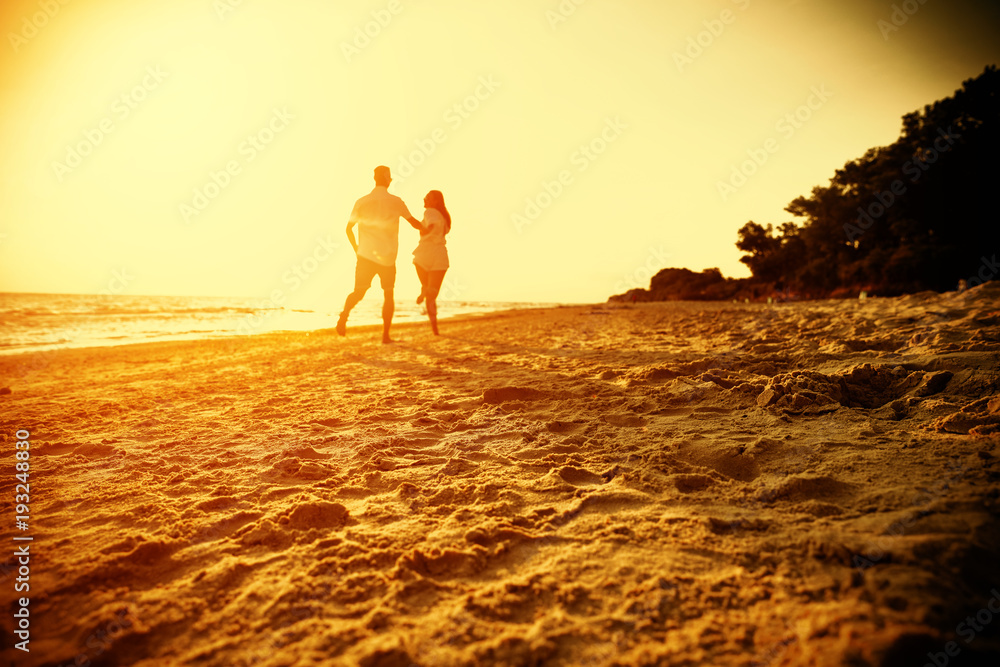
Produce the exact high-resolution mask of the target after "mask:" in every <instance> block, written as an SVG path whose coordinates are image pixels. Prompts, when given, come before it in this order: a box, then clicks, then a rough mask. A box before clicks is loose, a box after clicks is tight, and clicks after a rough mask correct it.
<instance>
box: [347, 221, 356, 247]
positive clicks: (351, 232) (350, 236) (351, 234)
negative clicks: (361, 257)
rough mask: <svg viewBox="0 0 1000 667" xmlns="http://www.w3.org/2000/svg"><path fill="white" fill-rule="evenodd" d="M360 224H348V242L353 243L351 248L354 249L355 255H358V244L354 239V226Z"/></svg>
mask: <svg viewBox="0 0 1000 667" xmlns="http://www.w3.org/2000/svg"><path fill="white" fill-rule="evenodd" d="M356 224H358V223H356V222H349V223H347V240H348V241H350V242H351V247H352V248H354V254H355V255H357V254H358V242H357V240H355V238H354V225H356Z"/></svg>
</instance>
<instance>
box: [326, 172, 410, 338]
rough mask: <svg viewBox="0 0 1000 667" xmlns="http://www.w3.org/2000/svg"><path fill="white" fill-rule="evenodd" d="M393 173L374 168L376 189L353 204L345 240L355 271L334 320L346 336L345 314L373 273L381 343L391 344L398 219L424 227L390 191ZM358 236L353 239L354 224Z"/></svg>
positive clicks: (338, 329)
mask: <svg viewBox="0 0 1000 667" xmlns="http://www.w3.org/2000/svg"><path fill="white" fill-rule="evenodd" d="M390 183H392V175H391V173H390V171H389V167H385V166H382V167H376V168H375V189H374V190H372V191H371V192H370V193H369V194H367V195H365V196H364V197H362V198H361V199H359V200H358V201H357V203H355V204H354V210H353V211H351V218H350V220H349V221H348V223H347V239H348V240H349V241H350V242H351V247H352V248H354V253H355V254H356V255H357V256H358V265H357V268H356V269H355V271H354V291H353V292H351V293H350V294H349V295H348V296H347V301H346V302H345V303H344V310H343V312H341V313H340V318H339V319H338V320H337V333H338V334H340V335H341V336H346V335H347V317H348V316H349V315H350V314H351V310H353V308H354V306H356V305H358V302H359V301H361V299H362V298H364V296H365V293H366V292H367V291H368V288H369V287H371V285H372V280H374V278H375V276H376V275H377V276H378V277H379V282H380V283H381V285H382V293H383V295H384V301H383V303H382V342H383V343H391V342H392V339H391V338H389V327H390V326H392V314H393V311H394V310H395V302H394V301H393V298H394V295H393V290H394V289H395V286H396V253H397V252H398V250H399V219H400V218H404V219H405V220H406V221H407V222H409V223H410V224H411V225H412V226H413V227H414V229H417V230H421V231H422V230H423V227H422V225H421V224H420V221H419V220H417V219H416V218H414V217H413V216H412V215H411V214H410V210H409V209H408V208H406V204H404V203H403V200H402V199H400V198H399V197H397V196H396V195H391V194H389V184H390ZM355 225H357V226H358V238H357V240H355V238H354V226H355Z"/></svg>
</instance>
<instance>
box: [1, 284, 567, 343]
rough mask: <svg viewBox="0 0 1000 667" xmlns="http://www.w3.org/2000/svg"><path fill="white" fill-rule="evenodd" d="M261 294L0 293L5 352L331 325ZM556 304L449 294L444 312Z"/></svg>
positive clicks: (331, 318)
mask: <svg viewBox="0 0 1000 667" xmlns="http://www.w3.org/2000/svg"><path fill="white" fill-rule="evenodd" d="M260 301H261V300H260V299H250V298H229V297H189V296H184V297H171V296H105V295H99V294H21V293H0V322H2V326H0V354H18V353H23V352H30V351H35V350H52V349H58V348H65V347H99V346H108V345H128V344H132V343H145V342H151V341H166V340H183V339H194V338H212V337H217V336H245V335H253V334H259V333H267V332H273V331H314V330H317V329H332V328H333V327H334V326H335V325H336V323H337V312H339V311H338V309H333V310H332V311H331V312H319V311H312V310H286V309H284V308H261V307H260ZM542 305H551V304H526V303H498V302H477V301H448V302H444V301H443V302H439V303H438V317H439V319H444V318H447V317H448V316H455V315H465V314H470V313H485V312H492V311H497V310H508V309H512V308H533V307H538V306H542ZM381 311H382V301H381V299H366V300H365V301H362V302H361V303H360V304H358V306H357V308H355V309H354V311H353V312H352V313H351V319H350V322H349V323H348V327H355V326H359V325H364V324H380V323H381V322H382V316H381ZM414 321H426V315H425V314H424V312H423V308H422V306H417V305H415V304H413V302H409V303H402V302H397V303H396V313H395V316H394V317H393V324H397V323H403V322H414Z"/></svg>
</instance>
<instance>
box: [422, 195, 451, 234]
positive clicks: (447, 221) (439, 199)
mask: <svg viewBox="0 0 1000 667" xmlns="http://www.w3.org/2000/svg"><path fill="white" fill-rule="evenodd" d="M427 196H428V197H430V200H431V204H430V206H428V207H427V208H435V209H437V210H438V211H440V212H441V215H443V216H444V233H445V234H447V233H448V232H450V231H451V213H448V209H447V208H445V206H444V195H443V194H441V191H440V190H431V191H430V192H428V193H427Z"/></svg>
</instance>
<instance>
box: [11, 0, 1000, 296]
mask: <svg viewBox="0 0 1000 667" xmlns="http://www.w3.org/2000/svg"><path fill="white" fill-rule="evenodd" d="M895 6H896V8H897V9H896V10H894V8H893V3H890V2H877V1H874V2H863V1H861V0H849V1H839V2H834V1H829V2H826V1H821V0H712V1H701V0H699V1H698V2H694V1H681V2H665V1H662V0H655V1H654V0H614V1H612V0H562V1H560V0H531V1H528V0H506V1H505V2H486V1H481V0H419V2H415V1H413V0H371V1H369V0H364V1H348V0H344V1H337V2H333V1H320V0H283V1H280V2H279V1H278V0H242V1H241V0H171V1H170V2H165V1H164V2H153V1H151V0H148V1H145V0H62V1H61V2H60V0H4V3H3V5H2V9H0V28H2V33H3V34H4V36H5V37H4V44H3V45H2V48H0V53H2V55H0V95H2V98H0V99H2V100H3V105H2V107H0V146H2V147H3V153H2V156H0V291H29V292H73V293H76V292H80V293H92V292H93V293H96V292H100V291H101V290H105V289H111V290H112V291H114V292H120V293H123V294H164V295H185V294H190V295H218V296H250V297H259V298H261V299H265V298H267V296H268V295H270V294H271V293H273V292H274V291H275V290H280V291H281V292H282V293H283V295H285V296H286V297H288V298H289V302H288V303H286V305H289V304H290V305H292V306H293V307H304V308H332V309H334V310H339V306H340V304H342V302H343V298H344V296H345V295H346V294H347V292H349V291H350V289H351V287H352V276H353V267H354V256H353V253H352V252H351V250H350V246H349V245H348V243H347V240H346V237H345V235H344V227H345V224H346V221H347V218H348V215H349V214H350V211H351V208H352V206H353V204H354V201H355V200H356V199H357V198H358V197H360V196H362V195H364V194H366V193H367V192H369V191H370V190H371V188H372V185H373V183H372V170H373V168H374V167H375V166H377V165H379V164H387V165H389V166H390V167H391V168H392V170H393V173H394V176H395V177H396V182H394V183H393V185H392V188H391V191H392V192H395V193H396V194H398V195H400V196H401V197H403V199H404V200H405V201H406V203H407V204H408V206H409V207H410V209H411V211H412V212H413V213H414V214H415V215H416V216H417V217H421V216H422V213H423V209H422V203H421V202H422V200H423V196H424V194H425V193H426V192H427V191H428V190H431V189H437V190H441V191H442V192H443V193H444V196H445V201H446V203H447V205H448V207H449V209H450V211H451V214H452V217H453V219H454V227H453V232H452V234H451V235H450V237H449V250H450V253H451V264H452V269H451V270H450V272H449V276H448V277H449V282H448V283H446V287H445V289H444V290H443V293H442V297H441V298H442V299H447V298H452V299H462V300H494V301H544V302H553V301H558V302H588V301H591V302H592V301H603V300H605V299H606V298H607V297H608V296H609V295H611V294H613V293H616V292H621V291H624V290H625V289H628V288H631V287H638V286H648V280H649V273H650V271H655V270H656V269H658V268H662V267H664V266H686V267H688V268H692V269H695V270H700V269H703V268H708V267H720V268H721V269H722V270H723V272H724V273H726V274H728V275H737V276H741V275H746V271H745V269H744V268H743V266H742V265H741V264H739V262H738V259H739V255H740V253H739V251H737V249H736V248H735V246H734V243H735V241H736V230H737V229H739V228H740V227H741V226H742V225H743V224H744V223H745V222H747V221H748V220H751V219H752V220H755V221H757V222H761V223H765V222H774V223H780V222H784V221H786V220H788V219H789V216H788V214H786V213H785V212H784V211H783V209H784V207H785V205H787V204H788V203H789V202H790V201H791V200H792V199H793V198H795V197H796V196H798V195H802V194H808V192H809V191H810V190H811V188H812V187H813V186H816V185H821V184H825V183H826V182H827V181H828V179H829V178H830V177H831V176H832V175H833V172H834V170H835V169H836V168H838V167H840V166H842V165H843V164H844V163H845V162H846V161H847V160H849V159H853V158H856V157H859V156H861V155H862V154H863V153H864V151H865V150H866V149H868V148H870V147H872V146H877V145H885V144H888V143H891V142H893V141H894V140H895V139H896V138H897V136H898V134H899V128H900V118H901V116H902V115H903V114H904V113H907V112H910V111H913V110H916V109H918V108H921V107H922V106H923V105H925V104H927V103H930V102H933V101H934V100H937V99H940V98H942V97H945V96H948V95H950V94H951V93H953V92H954V90H955V89H957V88H958V87H959V86H960V85H961V83H962V81H963V80H965V79H968V78H971V77H974V76H976V75H978V74H979V73H980V72H981V71H982V70H983V68H984V66H986V65H988V64H995V63H997V62H1000V46H998V44H1000V40H998V39H997V37H998V27H1000V21H998V13H997V10H996V9H995V8H994V6H993V4H992V3H990V2H972V1H968V0H967V1H959V2H947V3H946V2H943V0H925V1H924V2H923V3H921V2H920V1H919V0H907V2H902V3H895ZM906 10H909V11H910V13H909V14H907V13H906ZM894 12H895V15H894ZM894 19H895V22H894ZM904 19H905V20H904ZM754 159H755V160H756V162H757V163H759V164H752V163H750V164H746V161H747V160H754ZM734 168H735V169H740V168H742V170H743V171H744V172H745V173H750V175H749V176H748V177H746V178H745V181H744V179H741V178H739V177H737V178H735V179H734V178H733V170H734ZM404 176H405V177H404ZM723 184H728V186H724V185H723ZM417 238H418V236H417V233H416V232H415V231H414V230H412V229H411V228H410V227H409V226H407V225H406V224H405V223H404V224H403V225H402V226H401V230H400V255H399V260H398V262H397V267H398V269H399V274H400V281H399V284H398V287H397V296H398V298H400V299H406V298H411V296H412V297H415V296H416V294H417V293H418V292H419V287H418V286H417V285H418V283H417V281H416V278H415V275H414V272H413V270H412V268H411V264H410V262H411V257H410V252H411V251H412V249H413V247H415V246H416V243H417ZM331 244H335V245H336V246H337V247H336V248H331ZM449 285H450V287H449ZM411 292H412V295H411V294H410V293H411ZM369 298H374V297H373V296H369Z"/></svg>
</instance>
